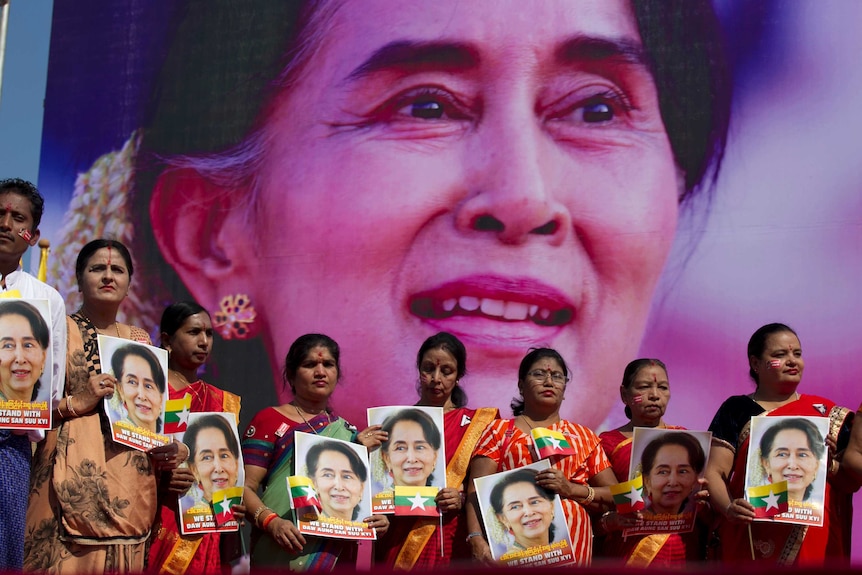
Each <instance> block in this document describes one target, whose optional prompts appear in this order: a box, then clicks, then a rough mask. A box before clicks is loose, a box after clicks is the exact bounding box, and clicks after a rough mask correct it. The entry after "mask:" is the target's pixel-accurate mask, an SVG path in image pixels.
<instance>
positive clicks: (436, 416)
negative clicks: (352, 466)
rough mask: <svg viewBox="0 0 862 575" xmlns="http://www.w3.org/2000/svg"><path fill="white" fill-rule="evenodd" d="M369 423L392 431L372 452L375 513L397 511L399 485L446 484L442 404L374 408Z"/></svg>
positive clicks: (370, 411)
mask: <svg viewBox="0 0 862 575" xmlns="http://www.w3.org/2000/svg"><path fill="white" fill-rule="evenodd" d="M368 425H381V426H382V430H383V431H385V432H387V433H388V434H389V438H388V439H387V440H386V441H384V442H383V444H382V445H381V446H380V449H376V450H374V451H372V452H371V454H370V455H369V462H370V464H371V478H372V485H371V492H372V493H373V494H374V496H373V511H374V513H392V512H393V511H395V493H394V488H395V487H396V486H399V485H401V486H411V487H437V488H441V489H442V488H443V487H446V454H445V449H444V441H443V408H442V407H419V406H388V407H373V408H371V409H369V410H368Z"/></svg>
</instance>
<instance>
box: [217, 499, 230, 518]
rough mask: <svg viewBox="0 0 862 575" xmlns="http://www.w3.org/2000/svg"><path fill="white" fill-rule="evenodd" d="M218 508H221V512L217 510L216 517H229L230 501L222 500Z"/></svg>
mask: <svg viewBox="0 0 862 575" xmlns="http://www.w3.org/2000/svg"><path fill="white" fill-rule="evenodd" d="M216 507H220V508H221V510H216V511H217V512H216V515H228V514H229V513H230V499H228V498H225V499H222V500H221V501H219V502H218V503H216Z"/></svg>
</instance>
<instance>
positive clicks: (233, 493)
mask: <svg viewBox="0 0 862 575" xmlns="http://www.w3.org/2000/svg"><path fill="white" fill-rule="evenodd" d="M241 504H242V486H240V487H228V488H227V489H219V490H218V491H213V519H215V522H216V527H219V528H221V527H225V526H227V525H229V524H231V523H233V525H237V526H238V523H237V521H236V518H235V517H234V516H233V511H231V506H232V505H241Z"/></svg>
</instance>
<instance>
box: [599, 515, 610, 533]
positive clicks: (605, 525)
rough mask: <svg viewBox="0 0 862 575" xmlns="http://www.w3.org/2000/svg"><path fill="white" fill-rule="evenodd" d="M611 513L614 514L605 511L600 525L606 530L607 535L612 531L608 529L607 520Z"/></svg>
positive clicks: (600, 519)
mask: <svg viewBox="0 0 862 575" xmlns="http://www.w3.org/2000/svg"><path fill="white" fill-rule="evenodd" d="M611 513H613V511H605V512H604V513H602V516H601V517H600V518H599V525H601V527H602V529H604V530H605V532H607V533H610V529H608V524H607V518H608V516H609V515H610V514H611Z"/></svg>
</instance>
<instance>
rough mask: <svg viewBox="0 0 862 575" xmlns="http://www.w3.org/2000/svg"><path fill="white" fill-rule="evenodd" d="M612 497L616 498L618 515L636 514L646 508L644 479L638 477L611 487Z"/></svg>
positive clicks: (641, 476)
mask: <svg viewBox="0 0 862 575" xmlns="http://www.w3.org/2000/svg"><path fill="white" fill-rule="evenodd" d="M611 495H613V496H614V504H615V505H616V506H617V513H634V512H635V511H640V510H642V509H644V508H645V507H646V503H644V478H643V475H638V476H637V477H635V478H634V479H630V480H628V481H625V482H623V483H617V484H616V485H611Z"/></svg>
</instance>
